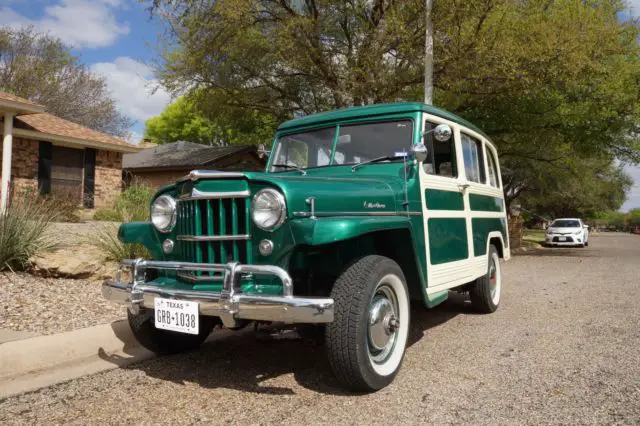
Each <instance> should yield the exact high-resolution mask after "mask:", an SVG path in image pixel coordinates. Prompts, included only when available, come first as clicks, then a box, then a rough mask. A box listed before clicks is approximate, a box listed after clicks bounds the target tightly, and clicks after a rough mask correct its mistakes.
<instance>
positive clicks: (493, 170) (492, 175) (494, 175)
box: [486, 149, 500, 188]
mask: <svg viewBox="0 0 640 426" xmlns="http://www.w3.org/2000/svg"><path fill="white" fill-rule="evenodd" d="M486 153H487V164H488V165H489V185H491V186H494V187H496V188H498V187H500V184H499V182H500V180H499V179H498V167H497V163H496V161H495V159H494V157H493V152H492V151H491V150H490V149H487V150H486Z"/></svg>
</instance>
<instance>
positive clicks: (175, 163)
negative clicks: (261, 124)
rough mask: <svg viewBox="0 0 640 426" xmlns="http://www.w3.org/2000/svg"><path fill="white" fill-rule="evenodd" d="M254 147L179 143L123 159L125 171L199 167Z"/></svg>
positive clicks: (253, 149)
mask: <svg viewBox="0 0 640 426" xmlns="http://www.w3.org/2000/svg"><path fill="white" fill-rule="evenodd" d="M255 149H256V148H255V147H254V146H253V145H234V146H225V147H216V146H209V145H201V144H198V143H193V142H186V141H178V142H173V143H168V144H163V145H158V146H155V147H153V148H148V149H145V150H143V151H140V152H137V153H135V154H125V155H124V156H123V157H122V168H123V169H146V168H170V167H198V166H204V165H206V164H209V163H211V162H213V161H216V160H219V159H222V158H223V157H226V156H229V155H234V154H239V153H243V152H250V151H255Z"/></svg>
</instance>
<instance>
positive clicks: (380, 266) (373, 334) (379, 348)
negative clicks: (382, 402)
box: [325, 255, 409, 392]
mask: <svg viewBox="0 0 640 426" xmlns="http://www.w3.org/2000/svg"><path fill="white" fill-rule="evenodd" d="M331 297H332V298H333V299H334V302H335V310H334V312H335V316H334V321H333V322H332V323H330V324H327V326H326V333H325V339H326V346H327V353H328V356H329V361H330V363H331V366H332V368H333V371H334V372H335V375H336V377H337V378H338V380H339V381H341V382H342V383H343V384H345V385H346V386H347V387H348V388H349V389H352V390H356V391H365V392H371V391H376V390H379V389H382V388H384V387H385V386H387V385H388V384H389V383H391V382H392V381H393V379H394V377H395V376H396V374H397V373H398V371H399V369H400V365H401V364H402V359H403V357H404V352H405V347H406V344H407V337H408V334H409V293H408V291H407V285H406V280H405V277H404V274H403V273H402V270H401V269H400V267H399V266H398V264H397V263H396V262H394V261H393V260H391V259H389V258H386V257H382V256H375V255H374V256H365V257H363V258H361V259H360V260H358V261H357V262H355V263H354V264H352V265H351V266H350V267H349V268H347V269H346V270H345V271H344V272H343V273H342V275H340V277H339V278H338V280H337V281H336V282H335V284H334V286H333V289H332V291H331Z"/></svg>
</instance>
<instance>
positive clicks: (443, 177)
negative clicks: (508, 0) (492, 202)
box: [419, 114, 473, 294]
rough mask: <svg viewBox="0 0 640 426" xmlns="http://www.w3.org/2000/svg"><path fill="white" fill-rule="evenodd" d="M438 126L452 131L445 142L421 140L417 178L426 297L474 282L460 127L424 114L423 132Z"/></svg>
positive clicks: (427, 138) (431, 134) (429, 136)
mask: <svg viewBox="0 0 640 426" xmlns="http://www.w3.org/2000/svg"><path fill="white" fill-rule="evenodd" d="M438 124H447V125H449V126H450V127H451V129H452V131H453V132H452V136H451V138H450V139H449V140H448V141H445V142H439V141H437V140H436V139H435V138H434V137H433V133H430V134H427V135H426V136H425V140H424V143H425V145H426V147H427V159H426V160H425V161H424V162H423V163H422V164H420V170H419V179H420V192H421V198H422V211H423V221H424V232H425V247H426V265H427V268H426V270H427V271H426V272H427V274H426V275H427V293H428V294H433V293H437V292H441V291H443V290H446V289H448V288H451V287H455V286H457V285H460V284H464V283H466V282H469V281H470V280H472V279H473V268H472V266H471V264H472V263H473V262H471V261H470V253H472V252H473V248H472V245H471V244H472V242H471V238H470V235H471V230H470V229H469V228H470V223H469V220H468V217H469V204H468V197H467V196H466V191H467V188H468V187H469V185H468V183H467V182H466V180H465V177H464V173H463V169H464V165H463V163H462V155H461V152H462V150H461V145H460V128H459V126H458V125H457V124H455V123H453V122H451V121H448V120H445V119H442V118H440V117H435V116H430V115H428V114H425V118H424V120H423V130H425V131H429V130H432V129H433V128H434V127H435V126H437V125H438Z"/></svg>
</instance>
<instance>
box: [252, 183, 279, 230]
mask: <svg viewBox="0 0 640 426" xmlns="http://www.w3.org/2000/svg"><path fill="white" fill-rule="evenodd" d="M286 217H287V205H286V204H285V201H284V196H283V195H282V194H281V193H280V192H278V191H276V190H275V189H271V188H266V189H263V190H260V191H258V192H257V193H256V195H254V196H253V200H252V201H251V218H252V219H253V223H255V224H256V226H257V227H258V228H260V229H264V230H265V231H271V230H273V229H275V228H277V227H278V226H280V225H282V223H283V222H284V220H285V219H286Z"/></svg>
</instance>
